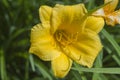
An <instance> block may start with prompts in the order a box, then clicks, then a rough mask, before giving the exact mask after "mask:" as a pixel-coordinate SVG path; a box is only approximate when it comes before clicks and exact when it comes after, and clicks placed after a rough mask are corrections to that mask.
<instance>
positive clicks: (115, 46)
mask: <svg viewBox="0 0 120 80" xmlns="http://www.w3.org/2000/svg"><path fill="white" fill-rule="evenodd" d="M102 34H103V35H104V36H105V37H106V39H107V40H108V41H109V42H110V43H111V45H112V46H113V47H114V49H115V50H116V52H117V55H118V56H119V57H120V46H119V45H118V44H117V42H116V41H115V40H114V38H113V37H112V36H111V35H110V34H109V33H108V32H107V31H106V30H105V29H103V30H102Z"/></svg>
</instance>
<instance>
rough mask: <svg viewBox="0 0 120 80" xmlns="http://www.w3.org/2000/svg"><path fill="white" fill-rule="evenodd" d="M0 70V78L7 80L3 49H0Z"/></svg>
mask: <svg viewBox="0 0 120 80" xmlns="http://www.w3.org/2000/svg"><path fill="white" fill-rule="evenodd" d="M0 72H1V79H2V80H8V79H7V72H6V65H5V58H4V51H3V49H0Z"/></svg>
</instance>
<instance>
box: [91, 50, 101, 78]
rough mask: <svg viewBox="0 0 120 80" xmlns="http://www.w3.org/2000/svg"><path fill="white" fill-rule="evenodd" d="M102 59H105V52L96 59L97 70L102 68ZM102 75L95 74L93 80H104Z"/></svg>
mask: <svg viewBox="0 0 120 80" xmlns="http://www.w3.org/2000/svg"><path fill="white" fill-rule="evenodd" d="M102 58H103V51H101V52H100V54H99V55H98V56H97V58H96V61H95V66H94V67H95V68H100V67H102ZM100 75H101V74H99V73H93V76H92V80H102V78H101V77H100Z"/></svg>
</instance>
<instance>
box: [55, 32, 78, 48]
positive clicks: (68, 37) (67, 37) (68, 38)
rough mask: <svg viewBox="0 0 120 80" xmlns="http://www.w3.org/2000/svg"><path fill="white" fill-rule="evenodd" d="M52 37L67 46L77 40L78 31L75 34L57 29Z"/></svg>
mask: <svg viewBox="0 0 120 80" xmlns="http://www.w3.org/2000/svg"><path fill="white" fill-rule="evenodd" d="M54 37H55V39H56V41H57V42H59V43H60V44H61V45H63V46H67V45H69V44H71V43H74V42H76V41H77V38H78V32H76V33H75V34H71V33H67V32H65V31H64V30H57V31H56V32H55V34H54Z"/></svg>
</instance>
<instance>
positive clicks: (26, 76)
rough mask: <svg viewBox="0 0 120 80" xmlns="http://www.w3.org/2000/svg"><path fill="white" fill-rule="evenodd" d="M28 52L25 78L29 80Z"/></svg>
mask: <svg viewBox="0 0 120 80" xmlns="http://www.w3.org/2000/svg"><path fill="white" fill-rule="evenodd" d="M26 54H27V58H26V64H25V80H29V55H28V53H26Z"/></svg>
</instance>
